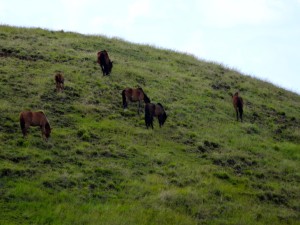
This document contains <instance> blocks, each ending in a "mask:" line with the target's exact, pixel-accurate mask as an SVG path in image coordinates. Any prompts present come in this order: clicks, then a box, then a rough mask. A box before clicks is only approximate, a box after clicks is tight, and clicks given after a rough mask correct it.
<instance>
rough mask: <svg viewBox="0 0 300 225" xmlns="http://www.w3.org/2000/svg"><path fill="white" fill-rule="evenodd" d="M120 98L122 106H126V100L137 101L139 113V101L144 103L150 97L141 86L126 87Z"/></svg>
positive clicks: (148, 100) (147, 101) (148, 101)
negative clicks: (134, 87)
mask: <svg viewBox="0 0 300 225" xmlns="http://www.w3.org/2000/svg"><path fill="white" fill-rule="evenodd" d="M122 100H123V108H124V109H125V108H127V106H128V101H130V102H139V105H138V114H139V113H140V108H141V101H144V102H145V103H150V99H149V98H148V96H147V95H146V94H145V92H144V91H143V89H142V88H136V89H133V88H126V89H124V90H123V91H122Z"/></svg>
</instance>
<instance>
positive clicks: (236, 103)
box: [232, 92, 244, 122]
mask: <svg viewBox="0 0 300 225" xmlns="http://www.w3.org/2000/svg"><path fill="white" fill-rule="evenodd" d="M232 103H233V107H234V109H235V112H236V120H237V121H239V117H240V119H241V122H243V106H244V102H243V99H242V97H240V96H239V93H238V92H236V93H235V94H234V95H232Z"/></svg>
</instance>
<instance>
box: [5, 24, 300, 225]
mask: <svg viewBox="0 0 300 225" xmlns="http://www.w3.org/2000/svg"><path fill="white" fill-rule="evenodd" d="M103 49H106V50H107V51H108V53H109V56H110V58H111V60H113V62H114V67H113V69H112V73H111V75H110V76H105V77H104V76H102V72H101V70H100V68H99V65H97V64H96V54H97V51H99V50H103ZM0 64H1V66H0V187H1V190H0V191H1V195H0V196H1V197H0V224H139V225H140V224H172V225H174V224H180V225H181V224H245V225H246V224H247V225H248V224H261V225H265V224H272V225H275V224H299V221H300V203H299V199H300V189H299V186H300V172H299V171H300V96H299V95H297V94H295V93H292V92H289V91H286V90H284V89H281V88H278V87H276V86H274V85H272V84H270V83H267V82H263V81H261V80H258V79H255V78H252V77H250V76H246V75H242V74H240V73H239V72H238V71H234V70H231V69H229V68H226V67H224V66H222V65H219V64H216V63H211V62H206V61H202V60H199V59H197V58H195V57H193V56H191V55H187V54H182V53H178V52H174V51H170V50H164V49H157V48H154V47H151V46H147V45H137V44H132V43H128V42H125V41H123V40H120V39H116V38H107V37H104V36H87V35H81V34H78V33H71V32H64V31H59V32H54V31H49V30H43V29H27V28H16V27H10V26H0ZM56 71H62V72H63V73H64V76H65V91H64V92H63V93H56V92H55V83H54V74H55V72H56ZM138 86H140V87H142V88H143V89H144V91H145V92H146V93H147V95H148V96H149V97H150V99H151V101H152V102H155V103H157V102H160V103H162V104H163V105H164V107H165V109H166V112H167V114H168V119H167V121H166V123H165V125H164V127H163V128H161V129H160V128H159V126H158V122H157V120H155V121H154V129H153V130H152V129H148V130H147V129H146V127H145V123H144V117H143V114H141V115H138V114H137V104H134V103H131V104H129V108H128V110H126V111H124V110H123V108H122V97H121V91H122V90H123V89H124V88H126V87H138ZM237 90H239V92H240V95H241V96H242V97H243V99H244V103H245V108H244V111H245V112H244V113H245V114H244V122H243V123H240V122H237V121H236V120H235V112H234V109H233V107H232V103H231V97H230V94H231V93H233V92H235V91H237ZM28 109H30V110H43V111H44V113H45V114H46V115H47V117H48V119H49V121H50V124H51V126H52V128H53V130H52V134H51V138H50V140H49V141H48V142H44V141H43V140H42V139H41V134H40V130H39V129H37V128H31V129H30V134H29V136H28V138H27V139H23V138H22V134H21V130H20V127H19V120H18V119H19V118H18V117H19V113H20V112H21V111H22V110H28Z"/></svg>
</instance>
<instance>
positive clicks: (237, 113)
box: [235, 108, 239, 121]
mask: <svg viewBox="0 0 300 225" xmlns="http://www.w3.org/2000/svg"><path fill="white" fill-rule="evenodd" d="M235 112H236V121H239V111H238V109H237V108H235Z"/></svg>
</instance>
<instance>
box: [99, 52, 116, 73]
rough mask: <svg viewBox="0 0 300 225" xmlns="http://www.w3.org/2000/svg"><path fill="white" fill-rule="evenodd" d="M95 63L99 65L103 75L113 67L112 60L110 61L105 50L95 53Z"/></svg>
mask: <svg viewBox="0 0 300 225" xmlns="http://www.w3.org/2000/svg"><path fill="white" fill-rule="evenodd" d="M97 63H98V64H99V65H100V67H101V70H102V73H103V76H104V75H109V74H110V73H111V69H112V67H113V62H112V61H110V59H109V57H108V54H107V51H106V50H103V51H100V52H98V53H97Z"/></svg>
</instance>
